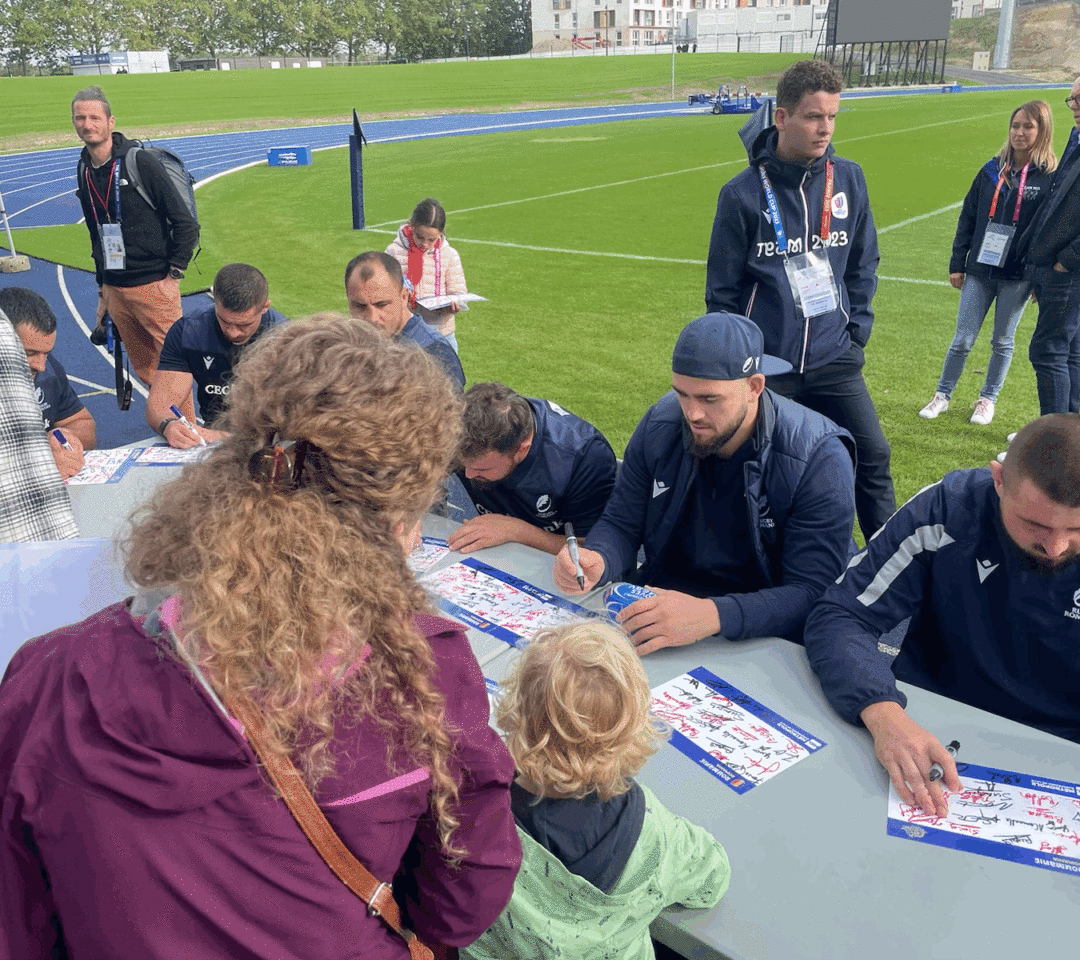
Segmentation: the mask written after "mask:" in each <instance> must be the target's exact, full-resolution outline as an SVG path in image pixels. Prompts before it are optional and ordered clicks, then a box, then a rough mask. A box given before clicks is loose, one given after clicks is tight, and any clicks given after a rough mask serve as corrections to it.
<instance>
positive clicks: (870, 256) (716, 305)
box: [705, 127, 880, 373]
mask: <svg viewBox="0 0 1080 960" xmlns="http://www.w3.org/2000/svg"><path fill="white" fill-rule="evenodd" d="M827 161H831V162H832V164H833V197H832V223H831V226H830V230H829V243H828V255H829V262H830V264H831V265H832V272H833V278H834V280H835V281H836V288H837V291H838V295H839V301H840V305H839V306H838V307H837V308H836V309H835V310H833V311H831V312H829V313H825V314H821V315H819V316H816V317H813V318H811V319H810V320H807V319H806V318H805V317H804V316H803V315H802V310H801V309H800V307H799V306H798V305H797V304H796V302H795V295H794V293H793V292H792V288H791V284H790V283H789V281H788V278H787V273H786V272H785V270H784V256H783V254H781V253H780V252H779V251H778V250H777V240H776V231H775V229H774V228H773V224H772V219H771V215H770V213H769V205H768V202H767V201H766V199H765V191H764V188H763V186H762V183H761V177H760V174H759V173H758V167H760V166H764V168H765V172H766V173H767V174H768V176H769V179H770V181H771V183H772V188H773V192H774V193H775V194H776V202H777V205H778V207H779V210H780V220H781V223H782V225H783V229H784V232H785V233H786V234H787V240H788V255H789V256H791V255H795V254H803V253H806V252H807V250H808V249H809V250H819V251H820V250H821V249H823V245H822V240H821V236H820V231H821V212H822V204H823V202H824V199H825V167H826V162H827ZM879 259H880V258H879V256H878V245H877V231H876V230H875V229H874V219H873V217H872V216H871V214H870V201H869V199H868V198H867V195H866V179H865V178H864V176H863V172H862V168H861V167H860V166H859V165H858V164H857V163H854V162H852V161H851V160H845V159H844V158H843V157H837V156H836V155H835V154H834V151H833V147H832V144H829V147H828V149H827V150H826V151H825V155H824V156H822V157H819V158H818V159H817V160H814V161H813V162H812V163H811V164H809V165H807V164H804V163H795V162H789V161H785V160H781V159H780V158H779V157H778V156H777V155H776V128H775V127H769V128H768V129H766V130H763V131H762V132H761V133H760V134H758V136H757V139H755V140H754V144H753V146H752V148H751V151H750V166H749V167H747V169H745V170H743V171H742V172H741V173H739V174H738V175H736V176H735V177H732V179H731V180H729V181H728V182H727V183H726V184H724V186H723V188H722V189H721V191H720V199H719V200H718V202H717V206H716V219H715V220H714V221H713V229H712V239H711V241H710V242H709V263H708V268H707V273H706V281H705V306H706V308H707V310H708V311H709V312H710V313H715V312H717V311H728V312H730V313H740V314H743V315H744V316H747V317H749V318H750V319H751V320H753V321H754V323H756V324H757V325H758V326H759V327H760V328H761V332H762V334H764V337H765V352H766V353H771V354H772V355H773V356H777V357H783V358H784V359H785V360H787V361H788V362H789V363H790V364H791V365H792V367H794V369H795V371H796V372H797V373H805V372H806V371H807V370H816V369H817V368H818V367H823V366H825V364H827V363H829V362H831V361H833V360H835V359H836V358H837V357H839V356H841V355H842V354H844V353H846V352H847V349H848V346H849V344H850V343H851V342H852V341H853V342H854V343H856V344H857V345H858V346H860V347H865V346H866V343H867V341H868V340H869V339H870V328H871V325H872V324H873V322H874V313H873V310H872V308H871V301H872V300H873V297H874V291H875V289H876V288H877V265H878V260H879Z"/></svg>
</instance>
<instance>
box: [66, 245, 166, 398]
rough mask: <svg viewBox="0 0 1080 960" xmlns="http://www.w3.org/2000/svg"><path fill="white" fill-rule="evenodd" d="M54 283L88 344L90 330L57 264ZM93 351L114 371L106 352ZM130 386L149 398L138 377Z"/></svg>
mask: <svg viewBox="0 0 1080 960" xmlns="http://www.w3.org/2000/svg"><path fill="white" fill-rule="evenodd" d="M56 282H57V285H58V286H59V287H60V293H61V294H62V295H63V297H64V302H65V303H66V304H67V305H68V310H69V311H70V312H71V316H72V318H73V319H74V320H75V322H76V323H77V324H78V325H79V326H80V327H82V331H83V333H85V334H86V339H87V342H89V340H90V328H89V327H88V326H87V325H86V321H84V320H83V318H82V314H81V313H79V309H78V307H76V306H75V301H74V300H72V299H71V294H70V293H68V288H67V284H66V283H65V282H64V268H63V266H61V265H60V264H59V263H58V264H57V265H56ZM95 325H96V324H95ZM91 346H93V344H91ZM94 349H95V350H97V352H98V353H100V354H101V356H102V357H103V358H104V360H105V362H106V363H107V364H108V365H109V369H110V370H113V369H115V366H114V365H115V361H114V360H113V358H112V355H111V354H110V353H109V351H108V350H106V349H105V348H104V347H98V346H94ZM72 379H74V378H72ZM85 382H86V381H80V383H85ZM131 385H132V386H133V387H134V388H135V389H136V390H138V391H139V393H141V394H142V395H143V396H144V397H148V396H150V391H148V390H147V389H146V387H144V386H143V385H142V381H141V380H140V379H139V378H138V377H132V378H131ZM91 386H96V384H91Z"/></svg>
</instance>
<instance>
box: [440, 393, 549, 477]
mask: <svg viewBox="0 0 1080 960" xmlns="http://www.w3.org/2000/svg"><path fill="white" fill-rule="evenodd" d="M464 420H465V430H464V432H463V433H462V435H461V449H460V450H459V451H458V460H459V461H461V462H464V461H466V460H475V459H476V458H477V457H482V456H483V455H484V454H485V453H489V452H490V451H492V450H494V451H496V452H497V453H502V454H508V453H512V452H513V451H515V450H516V449H517V448H518V447H520V446H521V444H522V443H523V442H524V441H526V440H528V439H529V437H531V436H532V434H533V432H534V431H535V430H536V421H535V420H534V419H533V412H532V407H531V406H530V405H529V401H528V400H526V399H525V398H524V397H523V396H520V395H519V394H517V393H514V391H513V390H511V389H510V388H509V387H508V386H506V385H505V384H502V383H476V384H473V385H472V386H471V387H470V388H469V389H468V390H467V391H465V414H464Z"/></svg>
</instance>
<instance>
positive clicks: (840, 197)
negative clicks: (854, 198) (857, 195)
mask: <svg viewBox="0 0 1080 960" xmlns="http://www.w3.org/2000/svg"><path fill="white" fill-rule="evenodd" d="M832 215H833V216H834V217H836V219H837V220H846V219H847V218H848V202H847V194H846V193H844V191H843V190H841V191H840V192H839V193H837V194H834V196H833V198H832Z"/></svg>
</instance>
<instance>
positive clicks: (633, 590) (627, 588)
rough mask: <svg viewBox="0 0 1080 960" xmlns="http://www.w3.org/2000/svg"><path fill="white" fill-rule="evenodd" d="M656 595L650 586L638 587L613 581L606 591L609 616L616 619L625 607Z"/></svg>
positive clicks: (605, 599) (606, 605)
mask: <svg viewBox="0 0 1080 960" xmlns="http://www.w3.org/2000/svg"><path fill="white" fill-rule="evenodd" d="M655 596H656V594H655V593H653V592H652V590H650V589H649V588H648V587H638V586H635V585H634V584H632V583H613V584H612V585H611V586H610V587H608V588H607V589H606V590H605V591H604V606H605V607H607V611H608V616H609V617H610V618H611V619H612V620H614V619H615V615H616V614H617V613H618V612H619V611H620V610H622V608H623V607H628V606H630V604H632V603H637V602H638V600H645V599H646V598H647V597H655Z"/></svg>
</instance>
